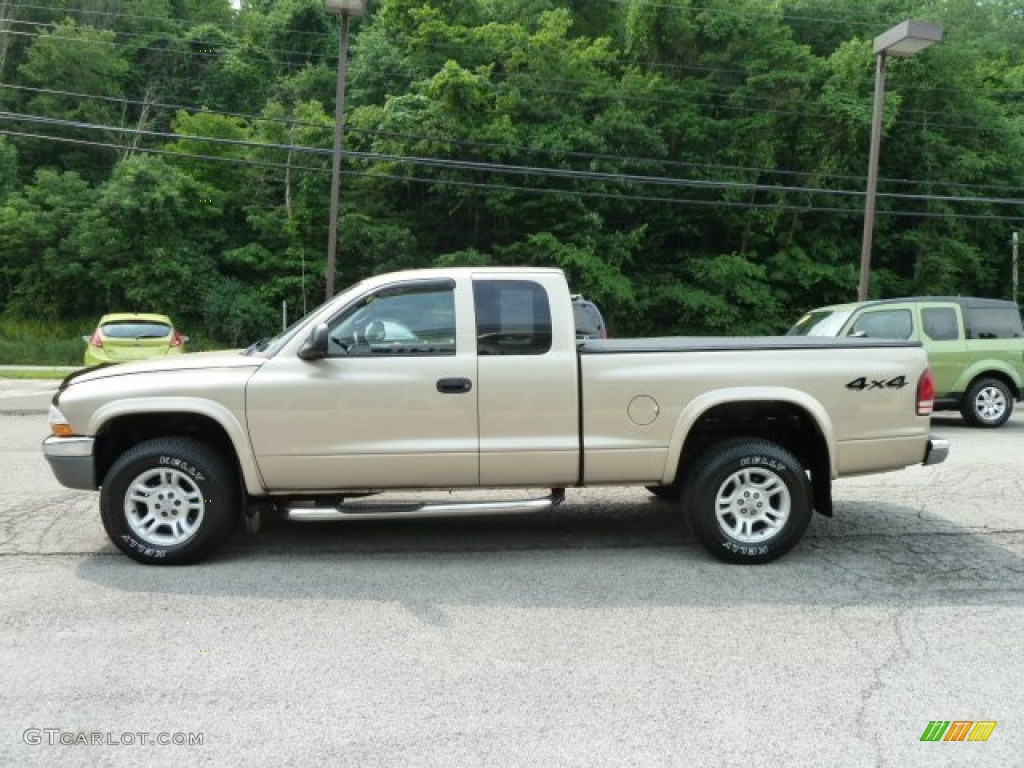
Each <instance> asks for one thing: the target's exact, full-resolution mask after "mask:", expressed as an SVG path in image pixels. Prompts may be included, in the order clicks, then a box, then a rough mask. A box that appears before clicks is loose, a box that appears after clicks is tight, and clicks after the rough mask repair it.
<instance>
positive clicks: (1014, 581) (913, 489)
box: [0, 382, 1024, 768]
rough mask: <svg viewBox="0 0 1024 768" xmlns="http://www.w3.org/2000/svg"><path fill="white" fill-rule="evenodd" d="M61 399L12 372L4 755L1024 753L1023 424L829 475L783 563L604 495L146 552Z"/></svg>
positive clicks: (821, 761)
mask: <svg viewBox="0 0 1024 768" xmlns="http://www.w3.org/2000/svg"><path fill="white" fill-rule="evenodd" d="M53 385H54V383H52V382H51V383H50V387H51V388H52V386H53ZM18 386H19V387H21V388H22V389H32V388H34V387H36V386H37V385H36V383H35V382H19V383H18ZM47 400H48V395H47V393H46V387H45V386H42V385H39V386H38V391H33V392H20V393H19V394H18V395H17V398H15V397H14V396H11V397H7V398H6V400H5V397H4V392H2V391H0V467H3V469H4V476H5V482H4V483H3V484H2V486H0V584H2V585H3V589H2V590H0V682H2V685H0V724H2V728H0V765H12V766H14V765H17V766H51V765H58V764H59V765H73V766H95V765H112V766H120V765H125V766H137V765H143V764H145V765H153V766H160V765H167V766H172V765H173V766H179V765H276V766H291V765H294V766H312V765H352V766H361V767H362V766H437V765H451V766H473V767H474V768H479V766H676V765H678V766H726V765H730V766H731V765H742V766H773V767H775V766H779V765H792V766H802V765H807V766H812V765H813V766H844V767H845V766H849V767H858V766H893V767H894V768H895V767H896V766H900V767H901V768H902V767H903V766H972V767H973V766H999V767H1000V768H1004V767H1005V766H1014V765H1022V764H1024V758H1022V757H1021V755H1022V754H1024V722H1022V715H1021V713H1024V665H1022V663H1021V661H1020V651H1019V648H1020V638H1021V637H1024V610H1022V608H1024V526H1022V524H1021V518H1022V516H1024V502H1022V499H1024V473H1022V470H1021V467H1022V466H1024V460H1022V457H1021V452H1022V449H1024V418H1022V417H1021V416H1020V415H1015V416H1014V417H1013V420H1012V421H1011V423H1010V424H1009V425H1007V426H1006V427H1004V428H1002V429H998V430H992V431H981V430H973V429H968V428H966V427H964V426H963V425H962V424H961V422H960V421H959V419H958V418H955V417H952V416H950V417H939V418H936V420H935V425H934V430H935V432H937V433H939V434H942V435H943V436H946V437H949V438H950V439H951V441H952V450H951V454H950V458H949V459H948V461H947V462H946V463H945V464H942V465H939V466H936V467H915V468H911V469H908V470H906V471H903V472H897V473H892V474H888V475H881V476H873V477H865V478H857V479H852V480H844V481H840V482H838V483H837V484H836V486H835V495H836V515H835V517H834V518H832V519H827V518H824V517H821V516H820V515H818V516H815V519H814V520H813V521H812V524H811V527H810V529H809V531H808V534H807V536H806V538H805V539H804V541H803V542H802V543H801V544H800V545H799V546H798V547H797V548H796V549H795V550H794V551H793V552H792V553H790V554H789V555H787V556H786V557H784V558H783V559H781V560H779V561H777V562H775V563H772V564H769V565H766V566H759V567H743V566H729V565H724V564H720V563H718V562H715V561H713V560H711V559H710V558H709V557H708V555H706V554H705V553H704V551H703V550H702V549H701V548H700V547H699V546H698V545H697V544H696V542H695V541H694V540H693V538H692V536H691V534H690V532H689V531H688V529H687V527H686V525H685V523H684V521H683V519H682V516H681V514H680V512H679V511H678V510H677V509H676V508H675V507H674V506H673V505H671V504H668V503H665V502H662V501H658V500H656V499H654V498H653V497H651V496H649V495H648V494H647V493H646V492H645V491H643V490H642V489H631V488H605V489H586V490H576V491H570V492H569V496H568V501H567V503H566V504H565V505H564V506H563V507H561V508H560V509H558V510H556V511H553V512H547V513H544V514H541V515H537V516H532V517H509V518H497V519H494V518H487V519H479V520H467V519H462V520H455V519H452V520H431V521H393V522H391V521H384V522H370V521H364V522H362V523H350V524H305V525H302V524H280V525H278V526H276V527H273V528H272V529H270V530H268V531H265V532H263V533H261V534H260V535H258V536H255V537H250V536H248V535H246V534H243V533H241V532H239V533H237V534H236V535H235V537H234V538H233V539H232V541H231V542H230V543H229V545H228V546H227V547H226V548H225V549H224V550H223V551H222V552H220V553H219V554H218V555H217V556H216V557H214V558H213V559H211V560H210V561H209V562H207V563H205V564H202V565H197V566H190V567H178V568H147V567H143V566H140V565H137V564H135V563H134V562H132V561H130V560H128V559H127V558H126V557H124V556H122V555H120V554H119V553H118V552H117V551H116V550H115V549H114V548H113V547H112V546H111V545H110V544H109V542H108V541H107V539H106V537H105V535H104V533H103V530H102V526H101V524H100V522H99V517H98V513H97V496H96V494H92V493H82V492H76V491H71V490H68V489H65V488H62V487H61V486H59V485H58V484H57V483H56V481H54V480H53V478H52V476H51V475H50V473H49V471H48V469H47V467H46V464H45V461H44V460H43V458H42V456H41V454H40V451H39V442H40V441H41V440H42V438H43V437H44V436H45V432H46V421H45V415H44V414H43V411H45V403H46V401H47ZM40 402H41V403H42V405H40V404H39V403H40ZM932 721H950V722H954V721H971V722H981V721H995V722H996V725H995V727H994V729H993V730H992V731H991V733H990V735H989V738H988V740H987V741H984V742H980V741H978V742H966V741H965V742H943V741H939V742H922V741H921V736H922V734H923V733H924V732H925V730H926V729H927V728H928V726H929V723H931V722H932ZM159 741H167V742H169V743H166V744H164V743H158V742H159ZM66 742H70V743H66ZM83 742H84V743H83ZM177 742H182V743H177ZM190 742H191V743H190ZM197 742H201V743H197Z"/></svg>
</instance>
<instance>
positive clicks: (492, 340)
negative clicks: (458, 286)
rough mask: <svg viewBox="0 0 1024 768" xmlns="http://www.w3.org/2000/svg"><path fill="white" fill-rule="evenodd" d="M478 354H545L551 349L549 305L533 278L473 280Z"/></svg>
mask: <svg viewBox="0 0 1024 768" xmlns="http://www.w3.org/2000/svg"><path fill="white" fill-rule="evenodd" d="M473 300H474V303H475V306H476V336H477V354H478V355H544V354H547V353H548V352H549V351H550V350H551V338H552V332H551V304H550V302H549V300H548V294H547V291H545V290H544V288H543V286H541V285H540V284H539V283H535V282H533V281H532V280H476V281H474V283H473Z"/></svg>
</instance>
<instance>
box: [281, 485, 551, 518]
mask: <svg viewBox="0 0 1024 768" xmlns="http://www.w3.org/2000/svg"><path fill="white" fill-rule="evenodd" d="M564 500H565V489H564V488H552V489H551V494H550V495H548V496H542V497H541V498H539V499H510V500H508V501H454V502H447V503H441V504H435V503H430V502H423V503H420V502H381V501H362V502H350V503H348V504H344V503H342V504H336V505H334V506H301V505H299V504H295V505H294V506H293V505H285V512H286V517H287V518H288V519H289V520H298V521H302V522H326V521H331V520H386V519H394V518H399V517H405V518H423V517H458V516H460V515H466V516H470V515H507V514H515V513H521V512H543V511H544V510H546V509H553V508H554V507H557V506H558V505H559V504H561V503H562V502H563V501H564Z"/></svg>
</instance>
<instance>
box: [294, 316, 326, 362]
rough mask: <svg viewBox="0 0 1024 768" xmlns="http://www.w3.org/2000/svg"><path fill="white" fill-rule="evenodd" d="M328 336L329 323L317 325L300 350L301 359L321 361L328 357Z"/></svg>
mask: <svg viewBox="0 0 1024 768" xmlns="http://www.w3.org/2000/svg"><path fill="white" fill-rule="evenodd" d="M327 334H328V330H327V323H319V324H317V325H316V326H315V327H314V328H313V330H312V331H310V332H309V338H307V339H306V342H305V344H303V345H302V348H301V349H299V357H300V358H301V359H303V360H321V359H323V358H325V357H327Z"/></svg>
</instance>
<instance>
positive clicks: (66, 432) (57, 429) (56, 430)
mask: <svg viewBox="0 0 1024 768" xmlns="http://www.w3.org/2000/svg"><path fill="white" fill-rule="evenodd" d="M48 420H49V422H50V431H51V432H52V433H53V434H54V435H56V436H57V437H71V436H72V435H74V434H75V430H74V429H72V428H71V425H70V424H68V420H67V417H65V416H64V414H63V413H61V412H60V408H58V407H57V406H56V405H51V406H50V413H49V416H48Z"/></svg>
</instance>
